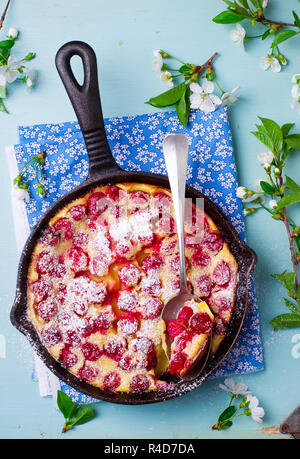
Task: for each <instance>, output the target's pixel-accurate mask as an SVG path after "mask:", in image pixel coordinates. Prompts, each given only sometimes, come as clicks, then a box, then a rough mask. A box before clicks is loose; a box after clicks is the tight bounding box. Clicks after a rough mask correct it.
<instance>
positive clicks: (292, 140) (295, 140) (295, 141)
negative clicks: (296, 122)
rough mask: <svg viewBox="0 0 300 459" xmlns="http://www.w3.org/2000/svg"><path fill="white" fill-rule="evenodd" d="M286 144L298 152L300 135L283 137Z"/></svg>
mask: <svg viewBox="0 0 300 459" xmlns="http://www.w3.org/2000/svg"><path fill="white" fill-rule="evenodd" d="M284 140H285V142H286V144H287V145H288V146H289V147H290V148H293V149H294V150H300V134H291V135H288V136H286V137H285V139H284Z"/></svg>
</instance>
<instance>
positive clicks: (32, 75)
mask: <svg viewBox="0 0 300 459" xmlns="http://www.w3.org/2000/svg"><path fill="white" fill-rule="evenodd" d="M36 80H37V72H36V71H35V70H26V86H27V88H31V87H32V86H34V85H35V84H36Z"/></svg>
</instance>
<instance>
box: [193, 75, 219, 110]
mask: <svg viewBox="0 0 300 459" xmlns="http://www.w3.org/2000/svg"><path fill="white" fill-rule="evenodd" d="M214 89H215V86H214V84H213V83H212V82H211V81H208V80H204V81H203V83H202V86H200V85H199V84H198V83H191V85H190V90H191V91H192V94H191V96H190V102H191V108H194V109H199V110H201V111H202V112H204V113H210V112H213V111H214V110H215V109H216V108H217V107H219V106H220V105H221V104H222V101H221V99H220V97H218V96H216V95H215V94H213V91H214Z"/></svg>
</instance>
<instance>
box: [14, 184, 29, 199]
mask: <svg viewBox="0 0 300 459" xmlns="http://www.w3.org/2000/svg"><path fill="white" fill-rule="evenodd" d="M12 195H13V197H14V198H16V199H19V200H21V201H22V200H25V201H29V199H30V197H29V193H28V191H27V190H24V189H22V188H19V187H17V186H16V185H13V188H12Z"/></svg>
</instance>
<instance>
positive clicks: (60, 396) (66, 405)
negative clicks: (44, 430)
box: [57, 390, 74, 419]
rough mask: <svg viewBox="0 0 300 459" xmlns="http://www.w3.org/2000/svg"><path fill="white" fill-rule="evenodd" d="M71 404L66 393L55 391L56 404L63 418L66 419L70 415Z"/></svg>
mask: <svg viewBox="0 0 300 459" xmlns="http://www.w3.org/2000/svg"><path fill="white" fill-rule="evenodd" d="M73 405H74V404H73V402H72V400H71V399H70V397H68V395H67V394H65V393H64V392H62V391H60V390H58V391H57V406H58V408H59V410H60V411H61V412H62V414H63V415H64V418H65V419H68V417H69V416H70V415H71V413H72V410H73Z"/></svg>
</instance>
